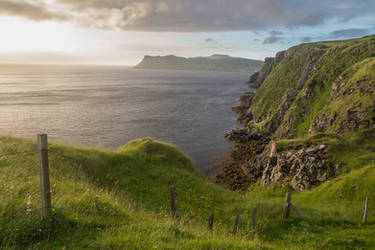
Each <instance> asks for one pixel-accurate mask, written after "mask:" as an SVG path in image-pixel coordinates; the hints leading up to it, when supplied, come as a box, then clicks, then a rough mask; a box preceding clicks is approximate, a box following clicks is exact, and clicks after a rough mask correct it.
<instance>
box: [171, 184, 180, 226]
mask: <svg viewBox="0 0 375 250" xmlns="http://www.w3.org/2000/svg"><path fill="white" fill-rule="evenodd" d="M171 210H172V218H173V219H177V218H178V199H177V188H176V186H175V185H171Z"/></svg>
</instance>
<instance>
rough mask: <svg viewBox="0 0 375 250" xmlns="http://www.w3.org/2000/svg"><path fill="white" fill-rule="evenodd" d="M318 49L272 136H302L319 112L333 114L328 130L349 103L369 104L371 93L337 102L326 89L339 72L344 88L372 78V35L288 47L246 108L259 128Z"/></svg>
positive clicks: (374, 43)
mask: <svg viewBox="0 0 375 250" xmlns="http://www.w3.org/2000/svg"><path fill="white" fill-rule="evenodd" d="M321 52H324V54H323V56H322V57H321V58H320V59H319V61H318V64H317V70H316V71H315V72H314V73H313V75H312V76H311V77H310V78H309V79H308V80H307V81H306V82H305V84H304V87H303V89H302V91H301V92H300V94H299V95H298V96H297V98H296V100H295V101H294V102H293V103H292V105H291V107H290V108H289V110H288V111H287V112H286V114H285V116H284V119H283V122H282V124H281V126H280V127H279V129H278V130H277V131H276V133H275V135H276V136H277V137H278V138H283V137H285V136H288V137H289V138H291V137H294V138H296V137H301V136H306V135H307V133H308V130H309V127H310V124H311V122H312V120H313V118H314V117H315V115H316V114H318V113H319V112H323V113H327V114H330V113H336V114H337V117H336V120H335V121H334V124H333V126H332V129H331V130H327V131H325V132H332V130H334V129H335V128H336V127H337V126H338V125H337V124H338V123H339V122H340V121H341V120H342V119H343V118H344V117H345V114H346V111H347V110H348V109H350V108H353V105H357V106H358V104H359V103H361V102H362V103H363V104H364V105H363V106H361V108H362V109H365V108H366V107H369V105H371V103H369V102H371V100H373V98H374V96H373V95H372V96H371V95H368V96H365V97H364V98H363V96H361V95H360V93H356V94H353V95H350V96H349V97H347V100H341V103H339V101H337V102H336V103H331V102H330V92H331V88H332V84H333V83H334V81H335V80H336V79H337V78H338V77H339V76H340V75H344V77H345V80H347V81H348V84H346V86H345V87H350V86H349V85H352V84H353V83H355V82H356V80H358V79H360V78H363V77H369V79H367V80H368V81H372V80H373V73H372V72H373V69H374V64H373V62H374V61H373V59H374V57H375V36H374V35H373V36H367V37H364V38H359V39H351V40H345V41H332V42H317V43H309V44H302V45H299V46H295V47H292V48H290V49H289V50H288V52H287V53H286V56H285V57H284V59H283V60H282V61H281V62H280V63H279V64H278V65H277V66H276V68H275V69H274V70H272V72H271V73H270V75H269V76H268V77H267V78H266V80H265V81H264V82H263V83H262V85H261V86H260V88H259V89H258V90H257V92H256V93H255V95H254V99H253V103H252V105H251V107H250V111H251V113H252V114H253V115H254V117H255V119H256V122H257V123H258V124H256V125H257V126H258V127H260V128H261V127H262V124H263V123H264V122H265V121H268V120H269V119H270V118H271V116H272V115H273V114H274V113H275V112H276V110H277V107H278V105H279V104H280V103H281V100H282V96H283V95H284V93H285V91H286V90H287V89H288V88H294V87H295V86H296V85H297V82H298V80H299V78H300V76H301V73H302V71H303V69H304V67H305V66H306V65H307V64H308V63H310V61H311V57H312V56H313V55H315V54H317V53H321ZM365 64H366V65H365ZM359 68H360V69H359ZM371 77H372V78H371ZM307 89H309V90H310V91H311V94H310V95H308V96H304V95H303V94H302V93H303V92H305V91H306V90H307ZM342 103H345V104H348V103H350V104H352V105H349V106H348V105H345V106H346V107H345V108H344V107H343V105H342ZM357 110H358V109H357Z"/></svg>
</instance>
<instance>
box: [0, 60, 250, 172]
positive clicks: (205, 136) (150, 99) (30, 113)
mask: <svg viewBox="0 0 375 250" xmlns="http://www.w3.org/2000/svg"><path fill="white" fill-rule="evenodd" d="M248 77H249V73H237V72H236V73H234V72H212V71H211V72H206V71H168V70H141V69H133V68H130V67H122V66H76V65H75V66H67V65H60V66H59V65H0V134H1V135H12V136H19V137H27V138H36V135H37V134H38V133H47V134H48V137H49V140H50V141H54V142H57V143H68V144H72V145H78V146H84V147H95V148H106V149H116V148H117V147H119V146H122V145H124V144H125V143H127V142H128V141H130V140H132V139H135V138H139V137H146V136H148V137H151V138H153V139H157V140H161V141H164V142H168V143H171V144H173V145H175V146H176V147H177V148H179V149H180V150H182V151H183V152H185V153H186V154H187V155H189V156H190V157H191V159H192V160H193V162H194V163H195V165H196V167H197V168H198V169H199V170H200V171H201V172H202V173H204V174H209V173H210V172H211V171H212V170H213V169H215V168H216V167H217V163H218V161H219V160H220V159H221V158H222V157H223V156H225V155H226V154H228V152H229V150H230V147H231V145H230V143H229V142H228V141H227V140H226V139H225V137H224V135H225V133H226V132H227V131H229V130H231V129H234V128H238V127H240V125H239V124H237V122H236V115H235V114H233V113H232V112H231V111H230V108H231V107H232V106H235V105H238V98H239V96H240V95H241V94H242V93H243V92H245V91H249V88H248V85H247V83H246V81H247V80H248Z"/></svg>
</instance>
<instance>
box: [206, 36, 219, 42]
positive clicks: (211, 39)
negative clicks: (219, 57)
mask: <svg viewBox="0 0 375 250" xmlns="http://www.w3.org/2000/svg"><path fill="white" fill-rule="evenodd" d="M204 41H205V42H206V43H217V41H216V40H215V39H213V38H211V37H209V38H207V39H206V40H204Z"/></svg>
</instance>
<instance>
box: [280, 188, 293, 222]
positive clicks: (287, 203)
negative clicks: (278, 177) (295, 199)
mask: <svg viewBox="0 0 375 250" xmlns="http://www.w3.org/2000/svg"><path fill="white" fill-rule="evenodd" d="M290 200H291V193H290V191H288V192H286V195H285V208H284V214H283V218H282V220H281V225H283V224H284V221H285V219H287V218H289V214H290Z"/></svg>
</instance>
